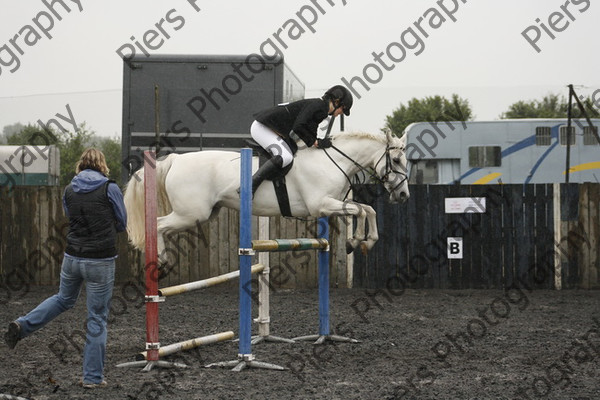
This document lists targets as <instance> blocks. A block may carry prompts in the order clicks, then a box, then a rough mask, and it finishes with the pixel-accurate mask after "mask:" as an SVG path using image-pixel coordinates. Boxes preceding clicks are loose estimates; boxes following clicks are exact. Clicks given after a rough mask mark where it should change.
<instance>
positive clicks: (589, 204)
mask: <svg viewBox="0 0 600 400" xmlns="http://www.w3.org/2000/svg"><path fill="white" fill-rule="evenodd" d="M381 190H382V188H380V187H377V186H372V185H370V186H364V187H362V189H361V190H359V191H358V192H357V193H355V198H358V197H362V198H363V200H365V201H366V202H367V203H370V204H371V205H372V206H373V207H374V208H375V210H376V211H377V216H378V217H377V220H378V224H379V232H380V237H381V239H380V241H379V242H378V243H377V245H376V246H375V248H374V249H373V251H371V253H370V254H368V255H367V256H363V255H361V254H359V253H356V254H355V259H354V286H356V287H366V288H388V289H390V290H398V289H402V288H406V287H411V288H455V289H466V288H475V289H481V288H498V289H502V288H507V287H510V286H511V285H515V284H517V285H520V286H526V287H532V288H546V289H549V288H558V287H560V288H600V280H599V276H598V269H599V267H600V259H599V255H598V249H597V245H598V235H599V234H600V231H599V227H600V219H599V212H598V211H599V206H600V184H582V185H579V184H570V185H563V184H561V185H557V184H555V185H552V184H546V185H539V184H538V185H466V186H458V185H452V186H439V185H413V186H411V188H410V191H411V197H410V200H409V201H408V202H407V203H406V204H402V205H397V204H396V205H394V204H388V203H386V202H385V196H380V195H379V194H380V193H381ZM460 197H463V198H478V197H485V198H486V210H485V212H484V213H458V214H452V213H447V212H445V199H447V198H460ZM448 237H458V238H462V242H463V251H462V253H463V254H462V258H461V259H453V258H449V257H448Z"/></svg>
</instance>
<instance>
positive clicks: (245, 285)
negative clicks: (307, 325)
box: [206, 148, 285, 371]
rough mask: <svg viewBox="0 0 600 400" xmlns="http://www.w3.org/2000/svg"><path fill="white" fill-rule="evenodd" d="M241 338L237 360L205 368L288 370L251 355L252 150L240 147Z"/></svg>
mask: <svg viewBox="0 0 600 400" xmlns="http://www.w3.org/2000/svg"><path fill="white" fill-rule="evenodd" d="M240 153H241V160H240V247H239V251H238V253H239V256H240V281H239V284H240V287H239V295H240V305H239V314H240V318H239V322H240V332H239V335H240V340H239V350H238V359H237V360H234V361H224V362H219V363H213V364H209V365H207V366H206V367H207V368H210V367H226V368H230V367H233V369H232V370H233V371H241V370H243V369H245V368H263V369H272V370H285V368H284V367H281V366H279V365H275V364H269V363H265V362H261V361H257V360H256V359H255V358H254V355H253V354H252V343H251V341H252V282H251V278H252V276H251V271H250V269H251V265H252V254H253V253H254V252H253V250H252V150H251V149H248V148H244V149H241V150H240Z"/></svg>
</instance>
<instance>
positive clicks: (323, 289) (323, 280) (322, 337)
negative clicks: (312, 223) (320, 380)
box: [294, 217, 359, 344]
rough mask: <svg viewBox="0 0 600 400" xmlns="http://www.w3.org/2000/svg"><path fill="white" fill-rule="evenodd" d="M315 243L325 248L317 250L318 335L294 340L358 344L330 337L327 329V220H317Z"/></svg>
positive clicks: (356, 341) (350, 340)
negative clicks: (322, 243)
mask: <svg viewBox="0 0 600 400" xmlns="http://www.w3.org/2000/svg"><path fill="white" fill-rule="evenodd" d="M317 231H318V239H313V240H315V241H317V242H324V243H326V246H321V247H317V248H318V249H319V257H318V259H319V334H318V335H307V336H300V337H297V338H294V340H297V341H306V340H311V341H313V340H314V344H322V343H324V342H325V341H333V342H349V343H358V342H359V341H358V340H356V339H351V338H348V337H345V336H339V335H332V334H330V329H329V219H328V218H327V217H321V218H319V220H318V228H317Z"/></svg>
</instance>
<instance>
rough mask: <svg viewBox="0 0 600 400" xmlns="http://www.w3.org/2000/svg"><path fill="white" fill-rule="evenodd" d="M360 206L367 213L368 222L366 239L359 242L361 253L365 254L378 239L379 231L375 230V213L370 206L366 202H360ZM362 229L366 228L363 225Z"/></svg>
mask: <svg viewBox="0 0 600 400" xmlns="http://www.w3.org/2000/svg"><path fill="white" fill-rule="evenodd" d="M361 206H362V207H363V210H364V211H365V212H366V214H367V215H366V220H367V223H368V224H369V231H368V234H367V240H364V241H362V242H360V249H361V251H362V253H363V254H367V252H368V251H369V250H371V249H372V248H373V246H374V245H375V242H377V241H378V240H379V233H378V231H377V213H376V212H375V210H374V209H373V207H371V206H368V205H366V204H361ZM363 229H366V228H365V227H364V226H363Z"/></svg>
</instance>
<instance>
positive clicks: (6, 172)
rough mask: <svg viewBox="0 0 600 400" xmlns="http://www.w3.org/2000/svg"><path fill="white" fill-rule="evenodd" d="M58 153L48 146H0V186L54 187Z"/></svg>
mask: <svg viewBox="0 0 600 400" xmlns="http://www.w3.org/2000/svg"><path fill="white" fill-rule="evenodd" d="M59 183H60V151H59V149H58V147H56V146H55V145H50V146H35V145H34V146H0V186H10V187H12V186H55V185H58V184H59Z"/></svg>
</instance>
